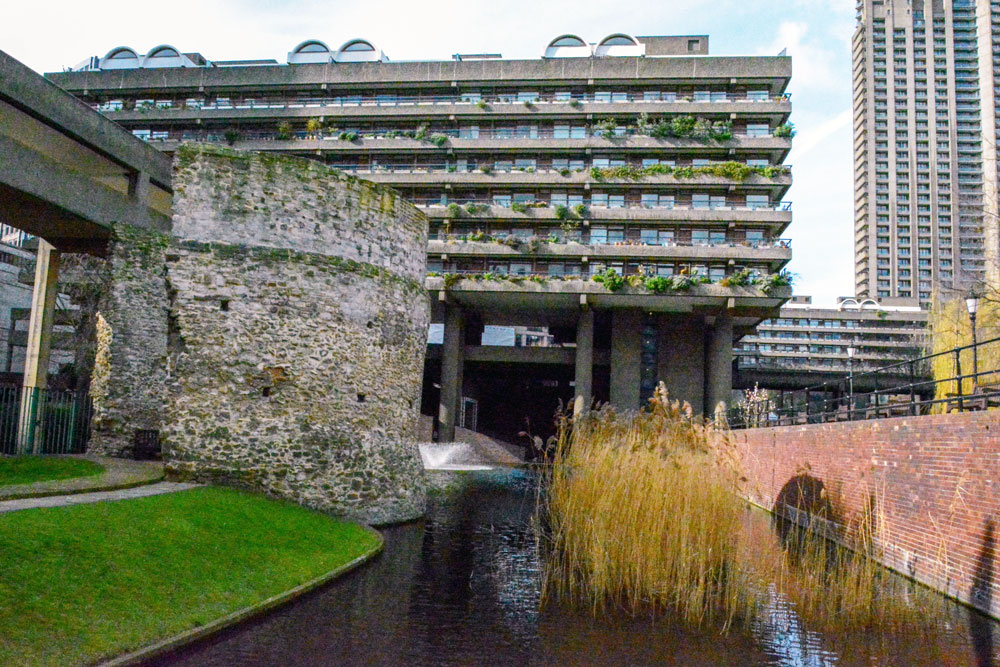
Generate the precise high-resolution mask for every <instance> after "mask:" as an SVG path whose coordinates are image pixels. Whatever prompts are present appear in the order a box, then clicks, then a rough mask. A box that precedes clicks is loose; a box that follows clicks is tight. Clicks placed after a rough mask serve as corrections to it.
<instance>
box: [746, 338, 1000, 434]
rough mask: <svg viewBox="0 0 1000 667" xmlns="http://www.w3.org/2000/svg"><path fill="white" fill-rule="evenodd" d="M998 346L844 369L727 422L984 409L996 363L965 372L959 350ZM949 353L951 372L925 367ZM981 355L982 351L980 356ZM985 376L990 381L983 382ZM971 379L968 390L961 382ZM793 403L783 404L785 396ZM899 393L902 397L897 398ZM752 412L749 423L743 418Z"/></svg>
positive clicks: (999, 395) (995, 402) (998, 398)
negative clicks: (936, 373) (937, 375)
mask: <svg viewBox="0 0 1000 667" xmlns="http://www.w3.org/2000/svg"><path fill="white" fill-rule="evenodd" d="M993 344H1000V337H996V338H991V339H989V340H985V341H977V342H976V343H973V344H969V345H962V346H959V347H955V348H953V349H950V350H945V351H943V352H935V353H933V354H928V355H925V356H922V357H917V358H914V359H907V360H904V361H899V362H896V363H893V364H889V365H887V366H883V367H881V368H877V369H874V370H870V371H864V372H861V373H857V374H855V373H850V372H849V373H848V374H847V375H845V376H844V377H842V378H840V379H839V380H836V381H827V382H823V383H820V384H817V385H813V386H810V387H806V388H805V389H801V390H796V391H791V392H782V394H781V396H780V397H779V399H778V401H780V403H781V404H776V403H775V401H774V399H773V398H772V397H769V398H768V399H766V400H765V401H759V402H757V403H755V404H751V405H749V406H744V407H742V408H740V407H737V408H734V409H733V410H731V411H730V426H731V427H733V428H751V427H762V426H782V425H789V424H802V423H821V422H828V421H855V420H859V419H873V418H885V417H893V416H904V415H911V416H916V415H920V414H928V413H929V412H930V410H931V408H932V407H933V406H935V405H940V404H945V406H946V411H948V412H951V411H953V410H956V409H957V410H958V411H959V412H965V411H967V410H984V409H987V408H990V407H1000V367H992V368H987V369H986V370H980V369H978V368H976V369H973V370H972V372H963V370H962V353H963V352H970V351H972V352H974V353H975V354H978V352H979V350H981V349H982V348H984V347H985V346H988V345H993ZM946 357H950V358H951V360H952V364H953V368H954V373H953V375H951V376H949V377H947V378H942V379H934V378H932V377H930V374H929V370H930V368H931V367H932V364H933V362H934V360H936V359H941V358H946ZM979 357H980V358H982V355H979ZM984 379H988V380H990V382H983V380H984ZM969 381H971V383H972V393H971V394H970V393H966V391H965V388H964V386H963V385H965V384H967V383H968V382H969ZM866 382H870V383H871V385H872V386H874V387H875V391H872V392H864V393H855V392H854V386H855V385H857V384H865V383H866ZM950 383H954V385H955V389H956V391H954V392H948V393H947V394H946V395H945V396H943V397H939V396H938V394H939V389H940V386H941V385H945V386H947V385H948V384H950ZM789 396H790V397H791V399H792V400H791V402H792V405H791V406H786V405H785V403H788V400H787V399H788V397H789ZM803 397H804V400H800V399H801V398H803ZM900 397H902V398H900ZM747 414H749V415H750V416H751V419H750V423H747V420H746V419H745V417H746V416H747Z"/></svg>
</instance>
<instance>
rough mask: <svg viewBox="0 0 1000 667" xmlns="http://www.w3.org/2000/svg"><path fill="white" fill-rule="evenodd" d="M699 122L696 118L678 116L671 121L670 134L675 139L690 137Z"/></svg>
mask: <svg viewBox="0 0 1000 667" xmlns="http://www.w3.org/2000/svg"><path fill="white" fill-rule="evenodd" d="M697 122H698V121H697V120H696V119H695V117H694V116H676V117H674V119H673V120H671V121H670V133H671V135H672V136H675V137H690V136H691V133H692V132H694V126H695V124H696V123H697Z"/></svg>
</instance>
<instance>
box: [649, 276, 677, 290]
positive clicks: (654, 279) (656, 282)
mask: <svg viewBox="0 0 1000 667" xmlns="http://www.w3.org/2000/svg"><path fill="white" fill-rule="evenodd" d="M673 286H674V285H673V281H672V280H671V279H670V278H668V277H666V276H649V277H648V278H646V280H645V281H644V282H643V287H645V288H646V289H647V290H649V291H650V292H652V293H653V294H663V293H664V292H668V291H670V290H671V288H673Z"/></svg>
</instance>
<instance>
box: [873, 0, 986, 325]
mask: <svg viewBox="0 0 1000 667" xmlns="http://www.w3.org/2000/svg"><path fill="white" fill-rule="evenodd" d="M998 47H1000V8H998V7H997V5H996V3H991V2H989V0H970V1H968V2H954V3H945V4H942V3H940V2H935V1H934V0H917V1H914V2H910V0H885V1H884V2H883V1H882V0H863V1H862V2H859V3H858V23H857V30H856V31H855V34H854V138H855V143H854V154H855V174H854V176H855V293H856V294H857V295H859V296H862V297H870V298H879V299H881V298H887V297H888V298H897V297H899V298H914V299H918V300H919V301H920V302H921V303H922V304H924V305H925V306H926V305H929V304H930V301H931V298H932V297H933V294H934V292H935V290H939V291H941V292H943V294H944V295H945V296H955V295H958V296H962V295H964V292H965V291H966V290H968V289H969V288H970V286H973V285H977V284H980V283H982V281H984V280H985V279H989V281H990V282H991V283H992V284H993V285H997V284H1000V227H998V209H997V190H998V185H1000V184H998V180H997V167H996V137H997V128H998V122H1000V119H998V117H997V112H996V102H997V97H996V78H997V70H996V62H997V57H996V55H995V54H996V52H997V49H998Z"/></svg>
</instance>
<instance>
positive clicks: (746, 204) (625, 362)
mask: <svg viewBox="0 0 1000 667" xmlns="http://www.w3.org/2000/svg"><path fill="white" fill-rule="evenodd" d="M633 47H634V48H633ZM584 50H587V49H586V48H585V49H584ZM587 52H588V54H592V55H590V56H588V57H575V56H574V57H562V56H559V57H546V58H543V59H541V60H505V59H502V58H497V59H481V58H480V59H472V58H464V57H460V56H456V58H455V60H454V61H447V62H393V61H389V60H388V59H386V58H381V57H380V58H378V62H374V61H373V62H343V61H342V60H341V59H338V54H337V53H333V52H331V53H330V54H327V55H328V56H329V57H328V58H326V59H325V60H324V58H325V57H324V56H317V58H319V59H320V61H321V62H311V63H308V64H299V63H301V62H302V60H301V59H298V58H297V57H296V54H295V53H294V52H293V53H292V54H291V55H290V56H289V64H288V65H278V66H275V65H267V66H265V65H264V64H262V63H261V64H250V65H246V66H243V65H241V66H230V64H227V63H215V62H213V61H211V59H208V58H202V57H200V56H199V58H196V59H195V60H196V61H197V62H199V63H201V64H197V65H196V66H190V65H189V66H185V67H173V68H171V67H168V68H157V69H156V70H155V71H154V70H152V69H150V68H148V67H145V66H143V65H142V63H141V59H139V60H137V61H136V66H135V67H130V68H127V69H121V68H118V67H117V65H116V67H115V69H114V70H113V71H110V70H107V69H105V60H103V59H92V60H91V61H90V62H89V63H88V64H86V65H85V66H84V67H82V68H81V70H80V71H72V72H66V73H58V74H51V75H49V78H50V79H51V80H53V81H55V82H57V83H58V84H59V85H60V86H63V87H65V88H66V89H67V90H69V91H71V92H73V93H74V94H77V95H78V96H80V97H81V99H83V100H84V101H86V102H87V103H89V104H91V105H92V106H93V107H94V108H96V109H99V110H101V111H103V112H104V113H105V114H106V115H107V116H108V117H109V118H112V119H114V120H116V121H117V122H119V123H121V124H122V125H123V126H125V127H126V128H128V129H130V130H132V131H133V132H134V133H135V134H136V135H137V136H140V137H143V138H145V139H147V140H148V141H149V143H150V145H153V146H157V147H159V148H160V149H162V150H164V151H166V152H168V153H169V152H172V151H174V150H176V148H177V146H178V145H179V142H181V141H184V140H188V139H194V140H200V141H208V142H216V143H222V142H226V143H230V144H232V145H234V146H236V147H240V148H242V147H246V148H255V149H260V150H264V151H268V152H281V153H290V154H294V155H299V156H302V157H307V158H309V159H312V160H316V161H320V162H324V163H326V164H327V165H329V166H332V167H335V168H337V169H341V170H344V171H347V172H350V173H356V174H359V175H363V177H365V178H369V179H371V180H372V181H375V182H380V183H384V184H391V185H392V186H393V187H394V188H395V189H397V190H398V191H399V192H400V193H401V194H402V195H403V196H404V197H405V198H406V199H408V200H410V201H412V202H414V203H415V204H417V205H418V206H419V207H421V208H422V209H423V210H424V211H425V212H426V214H427V216H428V218H429V241H428V244H427V246H426V248H425V251H426V257H427V269H428V275H427V278H426V282H425V285H426V287H427V289H428V290H429V291H430V292H431V297H432V299H431V301H432V321H434V322H437V323H442V322H446V321H447V322H451V323H452V324H453V325H454V326H458V324H457V323H458V322H462V321H464V322H465V323H466V324H467V325H468V326H467V328H466V329H463V330H461V331H458V332H455V335H449V333H448V332H447V329H448V327H447V326H446V327H445V330H446V331H445V334H444V345H443V346H442V347H443V348H444V349H443V350H441V351H438V350H432V352H433V354H431V355H430V356H432V357H435V359H436V358H438V357H440V358H441V363H440V367H438V368H437V369H436V370H435V374H434V375H433V376H430V375H427V376H426V377H427V381H425V388H424V389H425V391H424V397H423V404H424V411H425V413H426V414H431V413H433V414H437V415H438V417H439V419H440V426H441V428H440V435H441V437H442V438H444V439H450V437H451V434H452V432H453V427H454V424H455V422H456V420H458V419H459V417H460V415H461V414H462V409H463V406H464V405H465V404H466V403H465V399H466V398H473V397H472V396H471V395H470V393H469V392H466V391H464V390H463V378H464V377H465V374H466V372H467V368H469V369H471V368H473V367H475V368H476V369H477V370H476V372H477V373H479V374H480V375H479V376H478V377H477V378H475V381H473V382H469V383H466V385H465V386H467V387H470V388H471V387H476V391H477V392H479V394H478V396H479V399H477V400H478V401H479V403H478V405H479V410H480V412H482V410H484V409H490V410H494V411H497V412H502V413H505V414H506V413H509V414H506V417H507V418H508V419H509V421H510V422H511V423H512V424H514V426H512V431H513V433H514V434H515V435H516V433H517V432H518V429H519V427H518V426H517V425H518V424H521V423H523V422H524V420H525V419H526V417H527V416H528V415H527V414H524V413H518V411H517V410H516V409H514V410H507V407H508V406H509V405H512V403H510V402H509V401H510V400H511V397H510V388H509V387H508V386H507V385H503V387H501V385H500V384H496V385H494V386H493V388H492V390H490V389H489V387H488V385H489V383H490V380H491V378H492V377H493V373H491V372H490V371H489V370H488V369H489V368H490V367H491V366H490V365H491V364H494V365H495V366H493V367H494V368H497V369H498V370H500V369H501V368H502V369H504V373H507V374H508V375H509V376H510V377H514V376H516V375H517V371H515V370H514V369H515V367H516V368H517V369H520V371H521V374H522V375H523V376H524V377H525V378H530V379H531V382H528V383H527V384H526V385H524V386H520V387H519V388H518V391H519V392H523V393H525V394H531V393H532V392H534V391H535V390H536V389H537V390H538V393H539V395H544V396H546V397H547V398H545V399H544V400H551V401H552V403H553V404H552V405H551V406H547V407H546V408H545V409H544V410H540V411H539V412H538V413H537V414H535V415H534V416H533V419H534V420H535V422H534V423H536V424H537V423H538V421H539V420H544V421H546V422H551V415H552V412H553V410H554V409H555V407H556V404H558V403H559V402H562V404H563V405H568V404H574V405H575V404H577V403H581V404H589V403H590V400H596V401H599V402H607V401H610V402H612V403H614V404H615V405H617V406H618V407H620V408H623V409H637V408H639V407H641V405H642V403H643V400H644V399H645V398H646V397H647V396H648V394H649V393H650V392H651V388H652V387H653V386H655V382H656V381H657V380H659V379H663V380H666V381H668V388H670V390H671V392H672V393H673V394H675V396H676V397H677V398H683V399H684V400H687V401H689V402H690V403H691V404H692V406H693V407H695V408H696V410H697V411H698V412H701V411H702V410H712V409H714V406H708V405H706V400H709V401H714V400H715V399H716V398H717V397H719V396H723V397H725V396H728V392H723V391H721V390H718V387H719V386H721V384H724V383H726V382H727V378H729V376H730V372H729V370H728V365H727V364H725V363H723V362H722V360H721V357H719V355H720V354H722V353H721V352H719V351H720V350H722V349H723V347H726V348H727V349H731V347H732V343H733V341H735V340H738V339H739V338H740V337H742V336H743V335H745V334H746V333H747V332H748V331H751V330H752V329H753V327H754V326H755V325H756V324H757V323H758V322H760V321H761V319H763V318H765V317H767V316H771V315H774V314H776V313H777V311H776V308H777V307H778V306H779V305H780V304H781V303H782V302H783V301H784V299H785V298H786V297H787V293H788V290H787V288H786V287H784V286H782V284H781V280H780V279H779V280H778V282H777V283H774V282H769V281H773V280H774V279H775V278H776V277H777V275H778V274H779V273H780V271H781V270H782V268H783V267H784V266H785V264H786V263H787V262H788V261H789V260H790V258H791V249H790V247H789V243H788V241H787V240H785V239H782V238H781V235H782V233H783V232H784V230H785V229H786V228H787V226H788V224H789V223H790V222H791V212H790V210H789V206H788V205H787V204H785V203H783V202H782V201H781V200H782V197H783V196H784V194H785V192H786V191H787V190H788V188H789V187H790V185H791V176H790V173H789V171H788V169H787V168H786V167H785V166H784V165H783V162H784V160H785V158H786V156H787V154H788V151H789V150H790V148H791V137H790V135H791V127H790V126H789V125H788V124H787V123H788V118H789V114H790V111H791V104H790V101H789V98H788V97H787V95H786V94H785V90H786V88H787V85H788V81H789V79H790V76H791V61H790V59H789V58H787V57H784V56H779V57H718V56H711V55H709V53H708V39H707V37H705V36H676V37H641V38H637V40H636V41H635V43H634V45H633V46H631V47H630V46H625V47H622V49H618V50H615V49H612V50H607V49H604V50H602V48H601V45H598V46H597V47H596V49H592V50H589V51H587ZM547 53H548V52H547ZM574 53H575V52H574ZM642 53H644V54H645V55H641V54H642ZM551 55H552V54H550V56H551ZM555 55H558V54H555ZM310 57H312V56H310ZM193 62H194V61H193ZM607 271H611V272H613V273H617V274H619V275H622V276H623V277H625V278H626V284H624V285H612V286H611V287H608V286H606V285H605V284H602V283H600V282H598V281H596V280H595V278H596V277H598V276H600V275H603V274H605V272H607ZM650 279H652V282H649V283H648V284H649V285H651V286H653V287H652V288H650V287H647V281H648V280H650ZM657 280H659V281H660V282H657ZM588 311H589V312H591V313H592V317H593V325H592V326H591V325H590V324H589V323H588V324H585V325H584V326H583V327H582V328H578V323H580V322H581V321H583V320H582V313H584V312H588ZM717 318H723V319H725V318H731V320H732V326H731V327H730V328H728V329H726V331H728V332H729V333H730V335H731V339H732V340H730V341H729V342H728V345H727V346H721V345H720V346H717V347H713V348H712V349H713V350H715V351H716V352H717V353H718V354H717V355H716V357H718V358H715V359H714V361H713V363H714V364H715V366H714V367H715V368H717V371H715V372H706V370H705V363H706V356H705V350H706V349H707V347H706V346H707V345H710V344H711V341H706V331H710V330H711V326H710V323H711V322H713V321H715V319H717ZM616 323H617V325H616ZM626 323H628V324H626ZM668 323H669V325H668ZM484 325H491V326H507V327H517V326H522V327H530V328H532V329H534V330H538V331H541V332H547V334H546V337H545V340H546V345H547V346H548V347H547V348H546V349H545V350H542V349H537V350H532V349H528V348H522V349H520V350H519V351H518V352H516V353H511V354H495V353H491V352H486V351H484V350H483V349H475V350H473V355H474V356H475V357H476V358H473V357H472V356H467V355H466V353H467V352H468V347H469V346H470V345H471V346H473V347H474V348H478V347H479V346H478V344H479V343H480V340H479V338H478V335H479V332H480V331H481V330H482V327H483V326H484ZM678 335H683V336H687V337H689V339H686V340H683V341H681V340H675V338H676V337H677V336H678ZM578 345H579V346H580V350H579V354H577V350H576V347H577V346H578ZM434 347H437V346H434ZM561 348H562V349H563V351H564V352H565V354H562V355H561V354H560V349H561ZM587 349H589V350H590V354H589V357H590V359H591V363H592V368H591V369H590V373H589V374H588V373H587V371H586V368H580V369H579V370H580V373H579V374H577V373H576V372H575V371H574V369H573V366H574V365H575V364H576V363H577V361H578V360H579V361H580V363H581V365H584V366H585V364H586V358H587V357H588V355H587V354H586V352H587ZM678 350H683V351H685V353H686V352H695V353H696V355H697V356H694V357H689V356H684V355H682V354H680V353H678V352H677V351H678ZM557 358H558V361H557ZM609 362H610V363H609ZM676 364H679V365H676ZM425 375H426V374H425ZM577 375H579V377H577ZM588 376H589V378H590V381H589V382H587V381H586V378H587V377H588ZM713 378H714V379H713ZM435 385H438V386H437V387H435ZM470 392H471V389H470ZM588 392H589V399H588ZM577 399H580V400H579V401H578V400H577ZM539 400H542V399H539Z"/></svg>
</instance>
